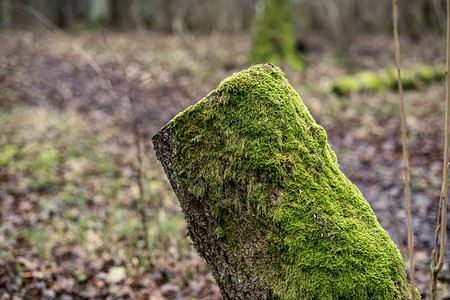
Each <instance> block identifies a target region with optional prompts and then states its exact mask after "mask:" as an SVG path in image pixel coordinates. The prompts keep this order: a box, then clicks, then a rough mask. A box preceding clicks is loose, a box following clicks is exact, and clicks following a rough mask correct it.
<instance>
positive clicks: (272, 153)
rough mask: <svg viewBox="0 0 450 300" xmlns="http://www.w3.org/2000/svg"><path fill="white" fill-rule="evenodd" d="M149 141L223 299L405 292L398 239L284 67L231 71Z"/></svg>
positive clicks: (382, 295)
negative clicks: (344, 168) (351, 176)
mask: <svg viewBox="0 0 450 300" xmlns="http://www.w3.org/2000/svg"><path fill="white" fill-rule="evenodd" d="M153 143H154V147H155V150H156V154H157V157H158V159H159V160H160V161H161V163H162V165H163V167H164V170H165V172H166V174H167V177H168V179H169V181H170V183H171V185H172V187H173V190H174V191H175V193H176V195H177V197H178V199H179V202H180V205H181V208H182V210H183V213H184V215H185V218H186V223H187V227H188V234H189V237H190V238H191V240H192V243H193V246H194V247H195V249H196V250H197V251H198V253H199V254H200V256H201V257H203V258H204V259H205V260H206V262H207V263H208V265H209V266H210V268H211V270H212V273H213V275H214V278H215V279H216V281H217V283H218V285H219V287H220V289H221V292H222V295H223V298H224V299H296V300H297V299H408V297H409V296H408V295H409V293H410V288H409V286H408V284H407V282H406V280H405V279H406V271H405V266H404V263H403V260H402V257H401V255H400V253H399V251H398V249H397V247H396V246H395V244H394V243H393V242H392V241H391V239H390V238H389V236H388V235H387V234H386V232H385V231H384V230H383V229H382V227H381V225H380V224H379V223H378V221H377V219H376V216H375V214H374V213H373V211H372V209H371V208H370V206H369V204H368V203H367V201H366V200H365V199H364V197H363V196H362V194H361V193H360V191H359V190H358V189H357V188H356V186H354V185H353V184H352V183H351V182H350V180H348V179H347V177H345V175H344V174H343V173H342V172H341V171H340V170H339V165H338V163H337V159H336V155H335V153H334V152H333V150H331V148H330V146H329V144H328V143H327V136H326V133H325V130H324V129H323V128H322V127H321V126H319V125H317V124H316V122H315V121H314V119H313V118H312V116H311V115H310V113H309V111H308V109H307V108H306V107H305V105H304V104H303V102H302V101H301V99H300V97H299V96H298V94H297V93H296V92H295V90H294V89H293V87H292V86H291V85H290V84H289V82H288V81H287V79H286V78H285V77H284V74H283V72H282V71H281V69H279V68H278V67H274V66H272V65H270V64H266V65H255V66H252V67H250V68H249V69H247V70H244V71H241V72H239V73H236V74H234V75H233V76H231V77H229V78H227V79H225V80H224V81H223V82H222V83H221V84H220V85H219V87H218V88H217V89H216V90H214V91H213V92H211V93H210V94H209V95H208V96H207V97H205V98H204V99H202V100H201V101H199V102H198V103H197V104H195V105H193V106H191V107H189V108H187V109H186V110H185V111H183V112H182V113H180V114H179V115H178V116H176V117H175V118H174V119H173V120H172V121H170V122H169V123H168V124H167V125H166V126H164V127H163V128H162V129H161V130H160V131H159V132H158V133H157V134H156V135H155V136H154V137H153Z"/></svg>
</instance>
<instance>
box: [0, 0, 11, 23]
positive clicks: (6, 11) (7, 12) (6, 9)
mask: <svg viewBox="0 0 450 300" xmlns="http://www.w3.org/2000/svg"><path fill="white" fill-rule="evenodd" d="M11 16H12V5H11V0H1V18H2V26H3V27H4V28H9V27H11Z"/></svg>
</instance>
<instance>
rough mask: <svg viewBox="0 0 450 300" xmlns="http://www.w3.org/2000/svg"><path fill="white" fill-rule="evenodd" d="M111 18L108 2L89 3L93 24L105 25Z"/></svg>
mask: <svg viewBox="0 0 450 300" xmlns="http://www.w3.org/2000/svg"><path fill="white" fill-rule="evenodd" d="M108 16H109V2H108V0H90V1H89V20H90V21H91V22H92V23H93V24H105V23H106V21H107V19H108Z"/></svg>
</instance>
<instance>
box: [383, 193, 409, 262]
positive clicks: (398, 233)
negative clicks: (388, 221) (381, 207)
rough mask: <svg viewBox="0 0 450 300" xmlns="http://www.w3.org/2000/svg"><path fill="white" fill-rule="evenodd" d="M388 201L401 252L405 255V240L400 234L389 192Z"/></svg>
mask: <svg viewBox="0 0 450 300" xmlns="http://www.w3.org/2000/svg"><path fill="white" fill-rule="evenodd" d="M387 198H388V203H389V212H390V213H391V216H392V218H393V219H394V225H395V233H396V234H397V239H398V246H399V247H400V253H401V254H402V255H405V249H404V248H403V242H402V238H401V235H400V229H399V226H398V221H397V216H396V214H395V209H394V206H393V205H392V201H391V196H389V194H388V195H387Z"/></svg>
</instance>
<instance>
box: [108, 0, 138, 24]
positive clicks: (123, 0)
mask: <svg viewBox="0 0 450 300" xmlns="http://www.w3.org/2000/svg"><path fill="white" fill-rule="evenodd" d="M132 5H133V0H109V7H110V20H111V25H113V26H114V27H119V28H130V27H133V26H134V25H135V23H134V20H133V18H132V14H131V7H132Z"/></svg>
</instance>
